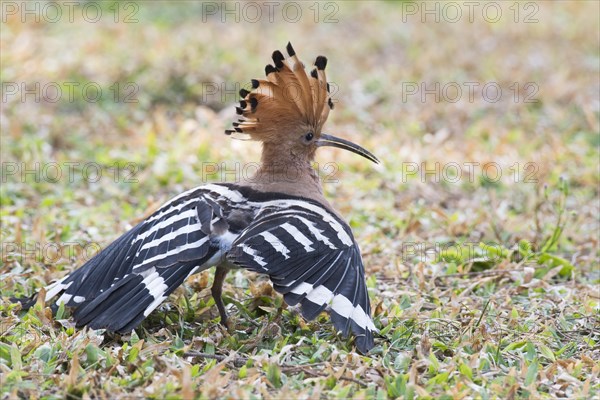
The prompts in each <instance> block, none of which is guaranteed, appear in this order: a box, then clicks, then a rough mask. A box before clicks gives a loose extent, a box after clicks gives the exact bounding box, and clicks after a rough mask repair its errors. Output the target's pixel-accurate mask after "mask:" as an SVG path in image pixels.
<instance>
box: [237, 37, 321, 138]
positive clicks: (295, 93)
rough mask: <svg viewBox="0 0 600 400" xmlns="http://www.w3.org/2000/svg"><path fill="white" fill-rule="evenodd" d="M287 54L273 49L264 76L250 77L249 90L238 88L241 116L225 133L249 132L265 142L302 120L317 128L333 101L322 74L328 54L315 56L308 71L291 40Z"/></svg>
mask: <svg viewBox="0 0 600 400" xmlns="http://www.w3.org/2000/svg"><path fill="white" fill-rule="evenodd" d="M286 50H287V53H288V57H287V58H286V57H284V55H283V54H282V53H281V52H280V51H279V50H276V51H274V52H273V56H272V58H273V63H274V64H275V65H271V64H269V65H267V66H266V67H265V73H266V75H267V76H266V79H252V88H251V90H246V89H242V90H240V96H241V97H242V100H240V106H239V107H237V108H236V110H237V113H238V114H240V115H241V116H242V117H241V118H240V119H239V120H238V122H235V123H234V124H233V126H234V129H229V130H226V131H225V133H226V134H228V135H231V134H233V133H236V132H239V133H245V134H249V135H250V138H251V139H254V140H260V141H264V142H268V141H272V140H273V141H274V140H280V139H281V136H280V135H281V134H282V133H285V132H286V131H289V130H292V129H293V128H295V127H297V126H298V125H299V124H304V125H307V126H309V127H311V128H312V129H314V132H315V133H316V132H320V130H321V127H322V126H323V124H324V123H325V121H326V120H327V116H328V115H329V110H330V109H332V108H333V102H332V101H331V97H330V95H329V85H328V84H327V79H326V76H325V67H326V66H327V58H325V57H324V56H318V57H317V59H316V60H315V63H314V68H313V69H312V70H311V72H310V75H309V74H307V73H306V70H305V69H304V64H303V63H302V62H301V61H300V59H299V58H298V56H297V55H296V52H295V51H294V48H293V47H292V44H291V43H288V45H287V47H286Z"/></svg>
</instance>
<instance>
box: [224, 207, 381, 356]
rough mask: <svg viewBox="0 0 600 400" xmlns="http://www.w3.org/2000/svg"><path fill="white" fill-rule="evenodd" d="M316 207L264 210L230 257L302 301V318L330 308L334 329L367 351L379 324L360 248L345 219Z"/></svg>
mask: <svg viewBox="0 0 600 400" xmlns="http://www.w3.org/2000/svg"><path fill="white" fill-rule="evenodd" d="M314 207H315V205H314V204H311V205H310V208H309V207H306V208H304V207H302V206H301V205H299V204H298V203H296V204H295V206H294V207H288V208H285V209H283V208H277V207H272V208H269V209H266V210H265V211H264V212H263V213H261V214H259V215H258V216H257V219H256V220H255V221H254V222H253V223H251V224H250V225H249V226H248V228H246V229H245V230H244V231H242V233H241V234H240V236H239V237H238V238H237V239H236V240H235V241H234V243H233V245H232V248H231V250H230V252H229V253H228V259H229V261H230V262H232V263H234V264H237V265H239V266H242V267H244V268H246V269H249V270H252V271H255V272H260V273H266V274H268V275H269V277H270V278H271V280H272V282H273V287H274V289H275V290H276V291H278V292H279V293H282V294H283V295H284V299H285V301H286V302H287V303H288V304H290V305H296V304H300V309H301V313H302V315H303V316H304V317H305V318H306V319H308V320H311V319H314V318H316V317H317V316H318V315H319V314H320V313H321V312H322V311H324V310H327V311H329V313H330V314H331V320H332V322H333V325H334V326H335V327H336V329H338V330H339V331H340V332H341V333H342V335H344V336H347V335H348V334H349V333H350V332H352V333H353V334H354V335H355V336H356V340H355V343H356V346H357V348H358V350H359V351H361V352H363V353H366V352H367V351H368V350H369V349H371V348H372V347H373V345H374V341H373V332H376V331H377V329H376V328H375V326H374V324H373V322H372V320H371V317H370V303H369V297H368V292H367V286H366V282H365V275H364V267H363V263H362V259H361V257H360V250H359V248H358V245H357V244H356V242H354V239H352V240H351V244H350V245H349V244H348V237H350V238H352V232H351V231H350V228H349V227H348V226H347V225H346V224H345V223H344V222H343V221H341V220H339V219H338V218H337V217H334V216H333V215H331V214H330V213H329V212H328V211H326V210H325V209H321V210H318V212H316V210H315V209H314ZM323 213H328V214H326V215H325V214H323ZM324 215H325V217H326V218H324ZM333 219H335V221H334V223H331V221H333ZM334 225H335V226H334ZM340 226H342V227H343V232H342V231H340Z"/></svg>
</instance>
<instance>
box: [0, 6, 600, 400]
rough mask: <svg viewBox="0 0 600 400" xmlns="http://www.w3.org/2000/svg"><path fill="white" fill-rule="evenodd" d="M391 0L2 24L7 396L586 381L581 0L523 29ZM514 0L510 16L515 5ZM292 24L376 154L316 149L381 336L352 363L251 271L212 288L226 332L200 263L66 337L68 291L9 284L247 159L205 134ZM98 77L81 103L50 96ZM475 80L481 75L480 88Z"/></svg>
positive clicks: (588, 125)
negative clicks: (59, 300)
mask: <svg viewBox="0 0 600 400" xmlns="http://www.w3.org/2000/svg"><path fill="white" fill-rule="evenodd" d="M332 4H333V3H332ZM403 4H404V5H403ZM407 4H410V3H401V4H400V3H398V4H396V3H394V2H381V3H373V2H368V3H367V2H344V3H337V6H338V7H339V9H338V11H337V13H336V15H335V18H336V19H337V20H338V22H337V23H325V22H324V19H325V13H327V12H331V11H334V9H333V8H330V9H326V8H325V4H324V3H321V4H320V5H321V6H322V7H323V8H321V9H320V11H321V14H320V16H319V19H318V20H319V23H315V22H314V18H313V17H314V15H313V14H310V13H312V12H313V11H314V10H312V9H309V8H308V7H309V5H308V4H305V5H303V12H304V17H303V18H302V19H301V20H300V21H299V22H298V23H289V22H286V21H285V20H283V18H282V17H280V16H277V15H276V17H275V20H276V23H269V22H268V20H263V21H262V22H260V23H249V22H244V21H241V22H240V23H235V22H232V21H231V20H229V22H226V23H225V24H223V23H222V22H221V21H220V16H219V15H217V16H211V15H209V14H210V13H209V10H207V9H204V10H203V8H202V5H201V4H200V3H195V2H181V3H178V4H177V7H168V8H167V9H165V8H160V5H159V4H157V3H154V2H152V3H150V2H140V3H139V4H138V5H139V9H138V11H137V12H136V13H135V18H137V19H138V22H137V23H125V22H123V21H121V22H120V23H114V21H113V17H114V9H115V7H117V8H119V7H120V8H119V10H120V12H121V14H120V16H121V17H120V18H121V19H122V18H124V17H123V15H124V14H123V13H125V12H131V11H132V10H134V9H133V8H131V9H126V8H125V5H126V4H125V3H121V4H119V3H103V4H102V10H103V11H104V14H103V15H106V16H108V17H107V18H102V19H101V20H100V21H99V22H97V23H90V22H87V21H86V20H85V19H84V18H83V17H82V16H80V14H79V13H78V11H80V10H81V9H80V8H76V10H77V12H76V14H75V20H74V22H72V23H71V22H68V21H67V20H61V21H60V22H58V23H49V22H48V21H41V22H40V23H35V22H34V21H32V20H31V19H30V20H27V21H26V22H25V23H23V22H21V19H20V18H19V15H17V16H16V17H15V16H11V17H8V19H7V22H6V23H4V22H3V24H2V38H1V39H0V40H1V44H2V49H3V52H2V59H1V61H2V63H1V69H0V74H1V77H2V82H3V95H4V96H5V99H6V101H3V109H2V114H1V127H2V148H1V155H2V185H0V195H1V196H0V205H1V206H2V207H1V211H0V218H1V219H0V221H1V222H2V227H1V232H0V235H1V236H0V240H1V241H2V264H1V266H0V278H1V283H0V285H1V286H0V287H1V292H2V298H1V302H0V315H1V323H0V379H1V391H2V397H3V398H17V397H23V398H29V397H32V398H62V397H69V398H90V397H131V398H134V397H149V398H161V399H162V398H192V397H197V398H309V397H310V398H350V397H353V398H376V399H388V398H389V399H392V398H405V399H409V398H424V399H426V398H446V399H454V398H456V399H462V398H485V399H488V398H489V399H495V398H531V399H538V398H570V399H573V398H576V399H587V398H593V397H595V396H598V394H599V393H600V379H599V373H600V363H599V362H598V360H600V306H599V302H600V271H599V258H600V257H599V256H600V254H599V248H598V231H599V228H600V226H599V220H598V215H599V211H600V210H599V206H598V184H599V180H598V171H599V168H598V166H599V164H598V147H599V145H600V141H599V139H598V138H599V137H600V128H599V126H600V122H599V115H600V111H599V106H598V104H599V98H598V89H599V87H600V82H599V81H598V73H599V71H598V69H599V68H598V65H599V58H600V56H599V53H598V46H599V43H598V29H599V28H598V24H597V17H596V16H597V15H598V11H599V10H598V4H597V3H594V2H576V1H565V2H559V3H551V2H538V3H527V4H535V5H536V6H537V7H539V8H538V9H537V11H536V13H535V18H537V19H538V23H529V24H526V23H522V22H518V23H515V22H514V18H513V17H514V14H512V13H513V9H509V6H510V5H508V4H503V11H504V14H503V15H504V16H505V17H504V18H502V19H501V20H499V21H498V22H495V23H489V22H486V21H485V20H483V19H482V18H481V17H478V14H475V20H474V22H472V23H470V22H468V21H466V20H465V19H462V20H461V21H459V22H457V23H450V22H448V21H447V20H444V18H442V21H441V22H440V23H435V22H433V21H431V20H428V22H422V21H421V19H422V16H421V15H419V14H416V15H410V14H407V13H406V11H407V8H406V7H407ZM413 4H416V5H417V6H419V4H420V3H418V2H417V3H413ZM440 4H442V3H440ZM518 4H519V5H520V7H521V8H519V10H520V11H521V14H519V18H520V20H519V21H522V18H523V17H524V16H525V15H529V14H525V13H530V12H532V9H531V8H525V6H526V4H525V3H518ZM111 7H112V8H111ZM403 10H404V14H403ZM203 11H204V14H202V12H203ZM463 11H464V12H466V10H463ZM327 15H328V14H327ZM309 16H310V17H309ZM109 17H110V18H109ZM403 17H406V20H403V19H402V18H403ZM429 18H431V17H429ZM288 40H291V41H292V43H293V44H294V46H295V48H296V50H297V51H298V54H299V56H300V57H301V58H303V59H304V61H305V62H309V61H310V60H311V58H313V57H315V56H316V55H318V54H325V55H327V56H328V57H329V65H328V77H329V79H330V80H331V81H332V83H334V84H335V87H336V95H335V100H336V108H335V110H334V111H333V112H332V113H331V117H330V121H329V122H328V125H327V129H328V131H329V132H331V133H334V134H336V135H339V136H342V137H346V138H349V139H351V140H353V141H355V142H357V143H360V144H361V145H364V146H365V147H366V148H368V149H369V150H371V151H373V153H374V154H376V155H377V156H378V157H379V158H381V159H382V160H383V166H382V167H378V168H375V167H373V166H372V165H370V164H367V162H366V161H364V160H363V159H360V158H359V157H356V156H353V155H351V154H349V153H348V154H346V153H344V152H341V151H337V150H326V149H323V150H322V151H320V153H319V155H318V158H317V162H318V165H317V168H319V172H320V173H321V175H322V176H323V179H324V190H325V192H326V194H327V195H328V197H329V198H332V199H333V198H335V201H336V206H337V208H338V210H339V211H340V212H341V213H342V214H343V215H344V216H345V217H346V218H347V219H348V221H349V222H350V224H351V226H352V228H353V230H354V233H355V236H356V239H357V241H358V243H359V244H360V246H361V250H362V253H363V259H364V263H365V268H366V273H367V277H368V286H369V293H370V296H371V302H372V305H373V310H372V311H373V314H374V319H375V324H376V326H377V327H378V328H379V329H380V331H381V335H380V337H378V338H377V339H376V347H375V348H374V349H373V350H372V351H371V353H369V355H368V356H361V355H359V354H357V353H356V352H354V349H353V346H352V342H351V340H349V339H344V338H341V337H339V336H338V335H337V334H336V333H335V332H334V331H333V330H332V327H331V324H330V323H329V322H328V318H327V317H326V316H325V315H322V316H320V317H319V318H317V320H315V321H311V322H307V321H304V320H303V319H302V318H301V317H300V316H299V314H298V313H297V311H296V310H295V309H293V308H288V307H286V306H285V304H284V303H283V302H282V299H281V297H280V296H277V295H275V294H274V293H273V291H272V289H271V286H270V285H269V283H268V281H267V280H266V279H265V278H264V277H261V276H257V275H253V274H250V273H247V272H245V271H236V272H234V273H232V274H230V275H229V277H228V280H227V282H226V285H225V302H226V303H227V304H228V308H229V312H230V315H231V319H232V322H233V323H234V330H233V332H227V331H225V330H224V329H223V328H221V326H220V325H219V323H218V317H217V311H216V307H214V302H213V300H212V298H211V297H210V289H209V287H210V284H211V280H212V272H209V271H206V272H203V273H201V274H198V275H196V276H194V277H191V278H190V279H189V280H188V282H187V283H186V285H184V286H183V287H181V288H179V289H178V290H177V291H176V292H175V293H174V294H173V295H171V296H170V298H169V299H168V301H166V302H165V303H164V304H163V305H162V306H161V307H160V308H159V309H158V310H156V311H155V312H154V313H153V314H151V315H150V316H149V318H148V319H147V320H146V321H145V322H144V323H143V324H142V326H141V327H140V328H139V329H137V330H136V331H135V333H133V334H132V335H130V336H123V337H119V336H113V335H109V334H107V333H104V332H102V331H90V330H79V329H75V328H74V327H73V325H72V319H70V311H69V310H68V309H64V308H63V307H61V308H59V309H58V310H57V313H56V315H52V313H51V312H50V308H49V304H43V302H38V304H36V306H34V307H33V309H31V310H30V311H29V312H27V313H24V312H22V311H20V306H19V305H15V304H12V303H10V302H9V301H8V298H9V297H11V296H21V295H30V294H32V293H33V292H34V291H36V290H39V289H40V288H42V287H44V286H45V285H46V284H48V283H50V282H51V281H52V280H54V279H57V278H60V277H62V276H64V275H65V274H67V273H68V272H69V271H71V270H73V269H74V268H76V267H77V266H79V265H81V263H82V262H84V261H85V260H86V259H88V258H89V257H90V256H91V255H93V254H94V252H95V251H97V250H98V249H99V248H101V247H104V246H106V245H107V244H109V243H110V242H111V241H112V240H114V239H115V238H117V237H118V236H119V234H120V233H122V232H124V231H125V230H126V229H128V228H129V227H131V226H132V225H133V224H134V223H135V222H137V221H139V220H140V219H141V218H143V217H144V216H145V215H147V214H148V213H149V212H152V210H154V209H155V208H156V207H157V206H158V205H160V204H161V203H162V202H164V201H166V200H167V199H168V198H170V197H171V196H173V195H176V194H177V193H179V192H181V191H183V190H185V189H188V188H191V187H194V186H196V185H200V184H203V183H205V182H208V181H220V180H228V181H232V180H234V179H235V173H234V172H232V171H236V168H237V171H238V173H243V172H244V168H245V167H246V166H247V165H248V164H247V163H251V162H255V161H257V160H258V155H259V150H260V149H259V147H258V146H257V145H256V144H253V143H244V142H239V141H232V140H230V139H229V138H227V137H225V135H223V134H222V133H221V132H222V131H223V130H224V129H225V128H226V127H227V126H229V125H230V123H231V121H232V120H233V118H234V111H233V105H234V103H235V101H236V96H235V95H234V94H233V93H234V92H235V91H237V90H236V89H239V88H240V87H243V86H244V85H248V82H247V81H249V79H250V78H252V77H256V76H261V75H262V70H263V65H264V64H266V63H267V62H268V61H269V56H270V53H271V52H272V51H273V50H274V49H277V48H279V49H282V48H283V47H284V45H285V44H286V43H287V41H288ZM36 82H39V83H40V87H41V88H43V87H44V85H47V84H48V83H53V82H54V83H56V84H57V85H58V86H60V87H61V88H62V90H63V92H62V93H63V95H62V96H60V97H59V98H58V100H57V101H54V102H53V101H49V99H52V96H53V95H52V93H53V92H51V91H50V90H51V89H52V87H51V86H52V85H51V86H48V89H47V90H48V92H44V91H43V90H40V92H42V94H41V95H40V99H39V101H37V100H36V99H35V96H34V95H28V96H25V97H22V96H23V94H22V93H20V92H19V93H17V94H14V95H9V93H10V90H9V89H11V90H12V89H13V88H14V86H10V85H11V84H17V86H18V85H20V84H21V83H26V85H27V87H28V88H31V87H34V86H32V85H34V84H35V83H36ZM90 82H91V83H94V84H96V85H97V87H100V88H101V90H102V96H100V97H99V99H98V100H97V101H95V102H92V101H90V97H89V96H91V95H92V94H91V92H90V93H84V92H82V91H80V90H75V91H74V93H73V98H72V99H71V98H69V97H68V96H67V93H68V92H67V88H68V86H69V85H71V86H72V87H75V88H80V87H83V86H84V85H86V84H89V83H90ZM436 82H438V83H439V84H440V90H441V88H443V87H444V85H447V84H449V83H451V85H450V86H447V90H450V89H453V88H454V89H456V87H457V86H458V87H460V88H461V89H462V90H463V93H462V96H461V97H460V99H459V100H458V101H457V102H452V101H449V100H452V99H454V97H453V96H454V95H453V94H452V93H454V92H450V91H448V92H447V93H445V92H438V96H439V97H440V98H439V99H436V98H435V95H433V94H430V95H424V96H425V97H424V98H423V99H422V98H421V96H422V95H423V90H422V86H421V85H422V84H425V89H428V88H429V89H430V90H431V88H434V87H435V86H434V85H435V83H436ZM469 82H477V83H479V84H480V85H479V86H478V89H477V90H474V92H473V100H472V101H470V99H469V97H468V96H467V95H468V91H467V89H468V87H469V86H467V84H469ZM486 83H492V84H497V85H498V86H499V87H500V88H501V89H502V96H501V97H500V99H499V100H498V101H496V102H492V101H489V98H488V100H486V99H485V98H484V96H483V94H482V92H481V90H480V89H481V88H483V86H484V85H485V84H486ZM77 84H79V86H77ZM128 85H129V86H128ZM415 85H416V87H417V88H418V90H419V92H417V93H416V94H413V95H411V94H409V93H411V92H410V90H412V89H414V87H415ZM18 87H19V88H20V86H18ZM490 93H492V92H490ZM44 96H45V99H44ZM86 96H88V97H87V98H86ZM115 96H116V97H115ZM127 96H130V97H129V98H128V99H129V100H137V102H126V101H125V100H126V98H127ZM515 96H516V97H515ZM526 100H536V101H535V102H528V101H526ZM215 165H216V166H218V167H219V170H217V171H216V172H215V171H214V167H215ZM457 166H458V168H457ZM426 171H429V173H427V172H426ZM497 172H500V173H501V176H498V174H497ZM59 173H60V175H59Z"/></svg>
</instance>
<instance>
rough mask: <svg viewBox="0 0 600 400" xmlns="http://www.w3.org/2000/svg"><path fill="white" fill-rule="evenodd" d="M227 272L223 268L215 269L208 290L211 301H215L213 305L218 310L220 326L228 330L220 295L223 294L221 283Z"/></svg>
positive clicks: (225, 312)
mask: <svg viewBox="0 0 600 400" xmlns="http://www.w3.org/2000/svg"><path fill="white" fill-rule="evenodd" d="M227 272H229V270H228V269H227V268H223V267H217V268H216V270H215V279H214V281H213V285H212V287H211V288H210V292H211V293H212V297H213V299H215V304H216V305H217V309H218V310H219V315H220V316H221V325H223V326H224V327H226V328H228V327H229V326H228V325H227V320H228V317H227V311H226V310H225V304H223V298H222V297H221V295H222V294H223V282H224V281H225V277H226V276H227Z"/></svg>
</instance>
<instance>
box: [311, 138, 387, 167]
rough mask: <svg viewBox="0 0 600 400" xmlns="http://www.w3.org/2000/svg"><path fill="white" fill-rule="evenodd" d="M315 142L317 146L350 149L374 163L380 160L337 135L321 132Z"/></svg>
mask: <svg viewBox="0 0 600 400" xmlns="http://www.w3.org/2000/svg"><path fill="white" fill-rule="evenodd" d="M316 144H317V146H318V147H323V146H331V147H337V148H339V149H344V150H348V151H351V152H353V153H354V154H358V155H359V156H363V157H364V158H366V159H369V160H371V161H373V162H374V163H375V164H379V162H380V161H379V159H378V158H377V157H375V156H374V155H373V154H371V152H370V151H368V150H366V149H364V148H362V147H360V146H359V145H357V144H355V143H352V142H350V141H348V140H345V139H340V138H339V137H335V136H332V135H328V134H326V133H321V137H320V138H319V140H317V142H316Z"/></svg>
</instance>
